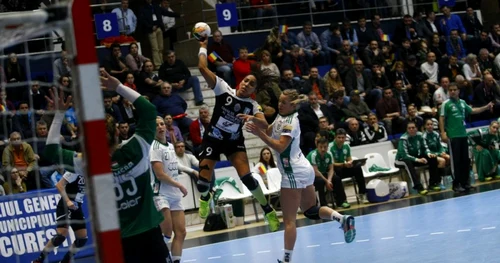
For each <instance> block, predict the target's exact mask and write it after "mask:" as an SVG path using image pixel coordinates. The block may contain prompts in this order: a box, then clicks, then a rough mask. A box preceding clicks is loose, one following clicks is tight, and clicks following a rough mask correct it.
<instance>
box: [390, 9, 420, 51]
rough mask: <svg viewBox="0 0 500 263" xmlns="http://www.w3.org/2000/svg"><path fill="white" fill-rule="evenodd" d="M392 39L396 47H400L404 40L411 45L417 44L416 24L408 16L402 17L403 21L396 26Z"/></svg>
mask: <svg viewBox="0 0 500 263" xmlns="http://www.w3.org/2000/svg"><path fill="white" fill-rule="evenodd" d="M392 39H393V41H394V43H395V44H396V45H401V43H403V40H405V39H409V40H410V42H411V43H412V44H416V43H418V41H419V40H418V34H417V29H416V23H415V22H414V21H413V18H412V17H411V16H410V15H404V16H403V21H401V23H399V25H397V26H396V29H395V30H394V36H393V37H392Z"/></svg>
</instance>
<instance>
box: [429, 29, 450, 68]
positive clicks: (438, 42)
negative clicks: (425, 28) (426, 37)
mask: <svg viewBox="0 0 500 263" xmlns="http://www.w3.org/2000/svg"><path fill="white" fill-rule="evenodd" d="M427 46H428V47H429V50H430V52H432V53H434V54H435V55H436V61H438V63H442V62H443V60H445V59H447V58H448V54H447V53H446V41H444V39H441V37H440V35H439V34H438V33H434V34H433V35H432V40H431V42H430V44H429V45H427Z"/></svg>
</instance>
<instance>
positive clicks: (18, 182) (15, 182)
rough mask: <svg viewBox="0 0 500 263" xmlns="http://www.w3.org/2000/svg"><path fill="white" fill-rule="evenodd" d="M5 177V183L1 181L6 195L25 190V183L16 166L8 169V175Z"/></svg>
mask: <svg viewBox="0 0 500 263" xmlns="http://www.w3.org/2000/svg"><path fill="white" fill-rule="evenodd" d="M7 178H8V179H7V180H6V181H5V183H3V190H4V191H5V194H6V195H12V194H19V193H24V192H26V191H27V188H26V183H25V182H24V180H23V177H22V176H21V174H20V172H19V171H18V170H17V169H16V168H13V169H12V170H11V171H10V176H7Z"/></svg>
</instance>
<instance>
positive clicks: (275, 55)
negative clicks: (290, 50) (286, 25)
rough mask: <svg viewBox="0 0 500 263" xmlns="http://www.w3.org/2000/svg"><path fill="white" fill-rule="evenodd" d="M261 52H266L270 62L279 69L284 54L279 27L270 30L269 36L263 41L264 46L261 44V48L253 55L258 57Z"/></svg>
mask: <svg viewBox="0 0 500 263" xmlns="http://www.w3.org/2000/svg"><path fill="white" fill-rule="evenodd" d="M263 50H267V51H268V52H269V54H270V58H271V61H272V62H273V63H274V64H276V66H278V68H281V65H282V64H283V59H284V55H285V54H286V53H285V51H284V50H283V48H282V47H281V38H280V33H279V27H273V28H271V30H270V31H269V35H267V37H266V40H265V41H264V44H262V46H261V47H260V48H259V49H257V51H256V52H254V53H255V54H257V56H260V52H262V51H263Z"/></svg>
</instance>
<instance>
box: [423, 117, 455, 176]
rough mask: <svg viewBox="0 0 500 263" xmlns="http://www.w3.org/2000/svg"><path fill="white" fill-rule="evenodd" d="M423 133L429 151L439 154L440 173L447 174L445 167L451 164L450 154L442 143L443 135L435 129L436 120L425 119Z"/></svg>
mask: <svg viewBox="0 0 500 263" xmlns="http://www.w3.org/2000/svg"><path fill="white" fill-rule="evenodd" d="M422 133H423V136H424V140H425V143H426V144H427V147H428V148H429V151H431V153H432V154H434V155H436V156H437V161H438V169H440V170H439V173H440V174H441V176H444V175H445V174H446V172H445V171H444V168H445V167H446V166H447V165H449V164H450V155H449V154H447V153H446V150H445V148H444V147H443V145H442V144H441V135H439V132H437V131H435V130H434V121H433V120H432V119H426V120H425V128H424V131H423V132H422Z"/></svg>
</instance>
